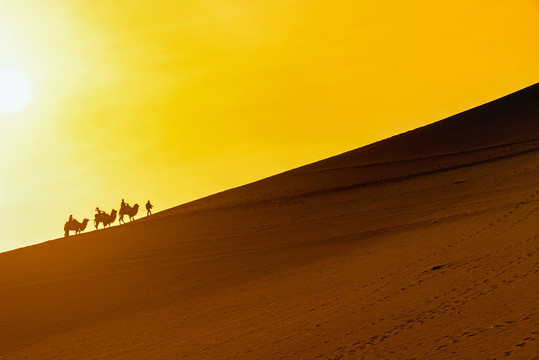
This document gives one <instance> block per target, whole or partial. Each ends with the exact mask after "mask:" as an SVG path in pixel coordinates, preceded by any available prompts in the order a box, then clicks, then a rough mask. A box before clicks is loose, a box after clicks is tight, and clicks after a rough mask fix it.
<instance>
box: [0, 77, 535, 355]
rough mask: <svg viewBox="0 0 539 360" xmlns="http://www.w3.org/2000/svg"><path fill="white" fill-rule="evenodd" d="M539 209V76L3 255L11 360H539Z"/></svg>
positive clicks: (1, 291) (5, 347)
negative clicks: (468, 105)
mask: <svg viewBox="0 0 539 360" xmlns="http://www.w3.org/2000/svg"><path fill="white" fill-rule="evenodd" d="M172 191H173V189H171V192H172ZM538 209H539V85H534V86H531V87H529V88H526V89H524V90H521V91H519V92H517V93H514V94H511V95H509V96H506V97H504V98H502V99H499V100H497V101H494V102H492V103H488V104H485V105H482V106H480V107H477V108H475V109H472V110H469V111H467V112H464V113H461V114H458V115H455V116H453V117H450V118H448V119H445V120H442V121H440V122H437V123H434V124H432V125H430V126H426V127H423V128H420V129H417V130H414V131H411V132H408V133H405V134H401V135H398V136H395V137H393V138H390V139H387V140H384V141H381V142H378V143H375V144H372V145H370V146H366V147H364V148H360V149H357V150H354V151H351V152H348V153H345V154H342V155H340V156H336V157H333V158H329V159H326V160H323V161H320V162H317V163H314V164H310V165H307V166H304V167H301V168H298V169H294V170H291V171H289V172H286V173H283V174H279V175H276V176H273V177H270V178H267V179H264V180H261V181H258V182H255V183H252V184H249V185H246V186H242V187H239V188H235V189H231V190H229V191H225V192H223V193H219V194H215V195H213V196H210V197H207V198H204V199H200V200H198V201H195V202H192V203H188V204H185V205H182V206H178V207H176V208H172V209H169V210H166V211H162V212H160V213H157V214H155V215H152V216H150V217H141V216H140V215H139V216H138V217H137V218H139V220H136V221H134V222H132V223H129V224H126V225H122V226H113V227H112V228H108V229H106V230H98V231H90V232H86V233H83V234H81V235H77V236H70V237H68V238H60V239H57V240H53V241H48V242H45V243H42V244H39V245H35V246H30V247H26V248H21V249H18V250H14V251H10V252H5V253H2V254H0V359H2V360H4V359H530V360H532V359H538V358H539V345H538V344H539V342H538V339H539V314H538V305H539V297H538V295H539V292H538V289H539V274H538V272H539V254H538V246H539V241H538V236H539V211H538ZM62 225H63V224H59V229H61V226H62ZM60 231H61V230H59V232H60Z"/></svg>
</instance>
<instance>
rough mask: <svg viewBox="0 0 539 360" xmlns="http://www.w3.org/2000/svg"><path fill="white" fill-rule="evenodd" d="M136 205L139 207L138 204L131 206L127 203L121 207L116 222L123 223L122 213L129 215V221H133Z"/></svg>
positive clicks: (136, 211) (136, 209)
mask: <svg viewBox="0 0 539 360" xmlns="http://www.w3.org/2000/svg"><path fill="white" fill-rule="evenodd" d="M138 207H139V206H138V204H135V205H134V206H133V207H131V206H129V205H126V206H124V207H123V208H121V209H120V219H119V220H118V222H119V223H120V224H122V223H123V224H125V221H124V215H127V216H129V221H133V218H134V217H135V215H137V213H138Z"/></svg>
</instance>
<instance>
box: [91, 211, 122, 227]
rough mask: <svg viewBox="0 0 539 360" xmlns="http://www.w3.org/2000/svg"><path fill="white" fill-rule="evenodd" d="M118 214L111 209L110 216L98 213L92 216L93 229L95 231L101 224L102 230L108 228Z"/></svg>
mask: <svg viewBox="0 0 539 360" xmlns="http://www.w3.org/2000/svg"><path fill="white" fill-rule="evenodd" d="M117 214H118V212H117V211H116V210H114V209H112V211H111V212H110V215H109V214H107V213H106V212H104V211H103V212H102V213H99V214H95V216H94V226H95V228H96V229H97V228H98V226H99V223H103V228H105V227H107V226H109V227H110V224H112V223H113V222H114V221H116V215H117Z"/></svg>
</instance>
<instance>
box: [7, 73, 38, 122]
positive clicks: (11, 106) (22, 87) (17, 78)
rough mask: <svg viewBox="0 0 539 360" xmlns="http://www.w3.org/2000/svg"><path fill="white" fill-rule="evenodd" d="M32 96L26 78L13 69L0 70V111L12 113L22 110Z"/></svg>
mask: <svg viewBox="0 0 539 360" xmlns="http://www.w3.org/2000/svg"><path fill="white" fill-rule="evenodd" d="M31 97H32V87H31V85H30V82H29V81H28V78H27V77H26V76H25V75H24V74H23V73H22V72H20V71H18V70H15V69H2V70H0V112H3V113H5V114H13V113H17V112H19V111H21V110H23V109H24V108H25V107H26V106H27V105H28V103H29V102H30V98H31Z"/></svg>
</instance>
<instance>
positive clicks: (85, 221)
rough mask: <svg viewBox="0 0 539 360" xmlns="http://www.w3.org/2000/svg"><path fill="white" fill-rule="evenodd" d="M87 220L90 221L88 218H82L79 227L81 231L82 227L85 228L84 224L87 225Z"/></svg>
mask: <svg viewBox="0 0 539 360" xmlns="http://www.w3.org/2000/svg"><path fill="white" fill-rule="evenodd" d="M88 221H90V220H89V219H84V220H82V224H81V227H80V230H81V231H83V230H84V229H86V225H88Z"/></svg>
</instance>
